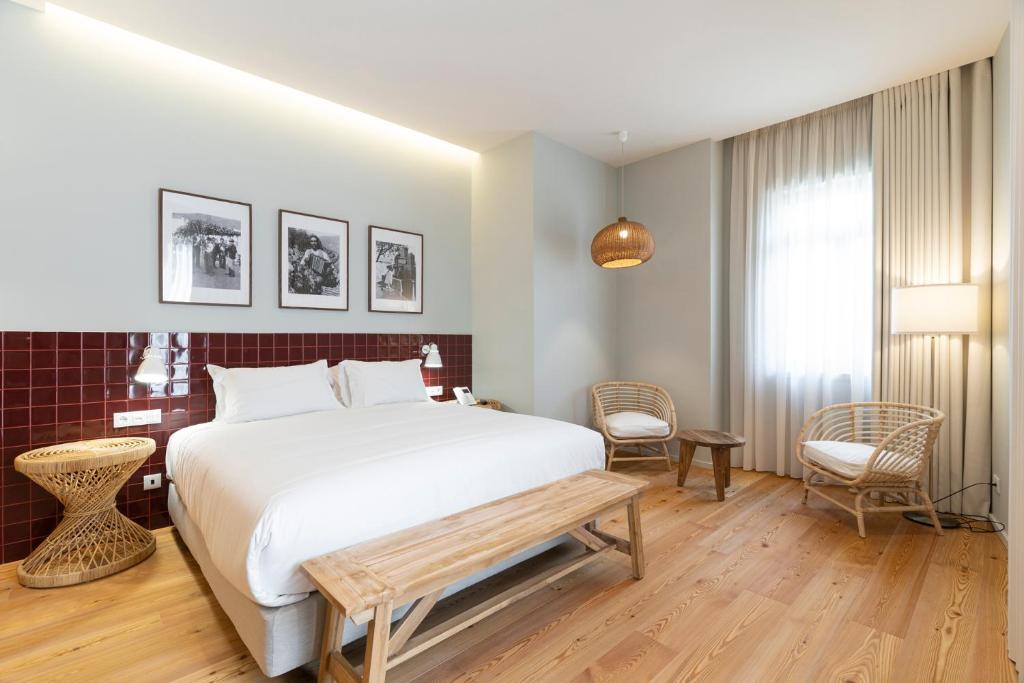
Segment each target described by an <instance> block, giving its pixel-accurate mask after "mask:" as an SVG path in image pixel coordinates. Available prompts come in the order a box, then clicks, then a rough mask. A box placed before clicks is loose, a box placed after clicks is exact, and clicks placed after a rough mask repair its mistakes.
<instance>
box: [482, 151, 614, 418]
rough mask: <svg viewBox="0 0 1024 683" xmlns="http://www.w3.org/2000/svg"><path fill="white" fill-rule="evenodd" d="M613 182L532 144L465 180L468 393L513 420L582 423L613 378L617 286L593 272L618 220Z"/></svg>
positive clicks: (485, 157) (575, 159) (489, 155)
mask: <svg viewBox="0 0 1024 683" xmlns="http://www.w3.org/2000/svg"><path fill="white" fill-rule="evenodd" d="M615 177H616V176H615V171H614V169H612V168H611V167H609V166H608V165H606V164H603V163H601V162H599V161H596V160H594V159H592V158H590V157H588V156H586V155H584V154H581V153H579V152H576V151H575V150H572V149H569V148H567V147H564V146H563V145H560V144H558V143H556V142H554V141H552V140H549V139H547V138H545V137H544V136H542V135H538V134H536V133H527V134H525V135H522V136H520V137H518V138H516V139H514V140H511V141H509V142H507V143H505V144H503V145H500V146H498V147H496V148H495V149H492V150H490V151H488V152H485V153H483V154H481V155H480V158H479V160H478V161H477V163H476V165H475V167H474V172H473V220H472V223H473V229H472V232H473V373H474V386H475V391H476V393H477V394H478V395H479V396H491V397H494V398H498V399H500V400H501V401H503V402H504V403H505V404H506V405H507V406H509V407H510V408H511V409H512V410H515V411H517V412H524V413H532V414H534V415H542V416H544V417H553V418H557V419H561V420H568V421H571V422H576V423H578V424H589V423H590V409H589V404H588V395H589V390H590V386H591V385H593V384H594V383H595V382H599V381H602V380H605V379H609V378H610V377H611V376H612V374H613V367H614V348H615V343H616V335H615V329H616V322H617V321H616V316H615V280H614V274H613V273H607V272H603V271H601V269H599V268H598V267H597V266H595V265H594V264H593V262H592V261H591V260H590V240H591V238H592V237H593V235H594V233H595V232H596V231H597V230H598V229H600V228H602V227H604V226H605V225H606V224H607V223H609V222H611V221H612V220H614V216H615V210H614V187H615Z"/></svg>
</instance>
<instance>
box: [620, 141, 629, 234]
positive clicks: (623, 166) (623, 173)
mask: <svg viewBox="0 0 1024 683" xmlns="http://www.w3.org/2000/svg"><path fill="white" fill-rule="evenodd" d="M626 135H628V134H627V133H626V132H625V131H620V132H619V158H620V160H621V162H622V163H621V164H620V165H619V215H620V216H625V215H626Z"/></svg>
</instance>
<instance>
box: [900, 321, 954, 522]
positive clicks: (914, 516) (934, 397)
mask: <svg viewBox="0 0 1024 683" xmlns="http://www.w3.org/2000/svg"><path fill="white" fill-rule="evenodd" d="M936 336H938V335H934V334H930V335H928V338H929V339H930V340H931V343H932V348H931V353H930V354H929V356H930V358H929V360H930V363H929V378H928V382H929V384H930V385H931V387H930V389H931V392H930V393H931V399H930V405H931V407H932V408H935V409H936V410H938V409H939V406H938V403H939V393H938V392H937V391H936V390H935V338H936ZM937 447H938V442H937V440H936V443H935V444H932V451H933V454H934V451H935V449H936V448H937ZM929 469H930V467H929ZM935 515H936V516H937V517H938V518H939V524H940V525H941V526H942V528H943V529H957V528H959V527H960V518H959V517H957V516H956V515H951V514H949V513H948V512H936V513H935ZM903 518H904V519H907V520H909V521H911V522H915V523H916V524H922V525H924V526H932V519H931V517H929V516H928V513H926V512H904V513H903Z"/></svg>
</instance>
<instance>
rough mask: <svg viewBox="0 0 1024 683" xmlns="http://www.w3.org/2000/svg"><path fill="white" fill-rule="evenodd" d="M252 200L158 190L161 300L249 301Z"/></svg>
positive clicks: (222, 303) (218, 303) (246, 303)
mask: <svg viewBox="0 0 1024 683" xmlns="http://www.w3.org/2000/svg"><path fill="white" fill-rule="evenodd" d="M251 292H252V205H250V204H246V203H244V202H236V201H232V200H230V199H218V198H216V197H207V196H206V195H201V194H193V193H191V192H178V191H176V190H165V189H161V190H160V303H165V304H169V303H173V304H207V305H214V306H251V305H252V294H251Z"/></svg>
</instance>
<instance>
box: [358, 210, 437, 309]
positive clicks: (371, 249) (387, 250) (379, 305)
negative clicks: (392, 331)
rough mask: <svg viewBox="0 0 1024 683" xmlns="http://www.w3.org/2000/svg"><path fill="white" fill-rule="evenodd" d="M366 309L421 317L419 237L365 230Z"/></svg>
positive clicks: (374, 228) (378, 228)
mask: <svg viewBox="0 0 1024 683" xmlns="http://www.w3.org/2000/svg"><path fill="white" fill-rule="evenodd" d="M367 243H368V255H369V267H368V270H367V279H368V280H369V290H368V299H369V303H368V309H369V310H370V311H372V312H376V313H423V283H424V277H423V273H424V270H423V264H424V260H423V235H421V234H420V233H418V232H408V231H406V230H397V229H395V228H385V227H381V226H379V225H371V226H369V235H368V240H367Z"/></svg>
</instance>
